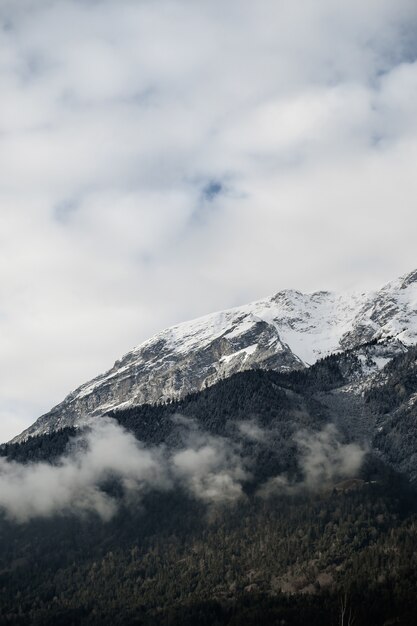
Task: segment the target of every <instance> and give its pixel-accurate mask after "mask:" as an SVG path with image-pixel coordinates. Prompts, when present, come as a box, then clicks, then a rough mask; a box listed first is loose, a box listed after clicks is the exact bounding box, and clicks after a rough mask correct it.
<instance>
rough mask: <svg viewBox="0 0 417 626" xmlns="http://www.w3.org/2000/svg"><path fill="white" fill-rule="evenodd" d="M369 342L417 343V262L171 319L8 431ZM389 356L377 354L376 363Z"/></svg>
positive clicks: (50, 424)
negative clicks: (335, 285) (363, 283)
mask: <svg viewBox="0 0 417 626" xmlns="http://www.w3.org/2000/svg"><path fill="white" fill-rule="evenodd" d="M372 340H386V341H387V342H388V344H389V346H390V348H391V352H392V349H394V353H395V348H396V347H397V348H398V349H400V348H401V346H410V345H414V344H415V343H417V270H413V271H412V272H410V273H408V274H405V275H404V276H402V277H400V278H399V279H397V280H394V281H391V282H389V283H387V284H386V285H384V286H383V287H382V288H381V289H379V290H376V291H371V292H363V293H359V294H354V293H348V294H335V293H332V292H329V291H316V292H313V293H310V294H303V293H302V292H300V291H297V290H293V289H286V290H283V291H280V292H278V293H276V294H275V295H273V296H271V297H269V298H264V299H262V300H258V301H255V302H252V303H250V304H247V305H243V306H240V307H235V308H232V309H228V310H224V311H219V312H217V313H211V314H209V315H206V316H203V317H200V318H197V319H195V320H191V321H189V322H184V323H181V324H177V325H175V326H172V327H170V328H167V329H165V330H162V331H161V332H160V333H157V334H156V335H154V336H153V337H151V338H150V339H148V340H146V341H145V342H143V343H141V344H140V345H138V346H136V347H135V348H134V349H133V350H131V351H130V352H128V353H126V354H125V355H124V356H123V357H122V358H121V359H120V360H118V361H116V362H115V364H114V366H113V367H112V368H111V369H110V370H108V371H107V372H105V373H104V374H102V375H99V376H97V377H96V378H94V379H92V380H91V381H88V382H87V383H85V384H83V385H81V386H80V387H78V389H76V390H75V391H73V392H72V393H70V394H69V395H68V396H67V397H66V398H65V399H64V401H63V402H61V403H60V404H58V405H57V406H56V407H54V408H53V409H51V411H49V412H48V413H46V414H45V415H43V416H41V417H40V418H39V419H38V420H36V422H35V423H34V424H32V426H30V427H29V428H28V429H26V430H25V431H24V432H23V433H21V434H20V435H18V436H17V437H15V438H14V439H13V441H15V442H19V441H24V440H25V439H27V438H28V437H29V436H33V435H37V434H45V433H48V432H52V431H54V430H57V429H60V428H63V427H66V426H74V425H75V426H78V425H81V424H83V423H84V422H85V421H86V420H89V419H91V418H94V417H96V416H99V415H102V414H103V413H106V412H108V411H109V410H114V409H116V408H125V407H128V406H135V405H140V404H143V403H156V402H163V401H166V400H168V399H169V398H180V397H183V396H184V395H186V394H187V393H190V392H193V391H198V390H201V389H203V388H204V387H205V386H207V385H211V384H213V383H215V382H216V381H217V380H219V379H221V378H223V377H227V376H230V375H232V374H234V373H237V372H240V371H244V370H246V369H256V368H261V369H273V370H276V371H290V370H295V369H303V368H305V367H309V366H310V365H312V364H313V363H315V362H316V361H317V360H318V359H320V358H322V357H324V356H327V355H329V354H331V353H333V352H338V351H341V350H345V349H349V348H355V347H358V346H360V345H362V344H364V343H367V342H370V341H372ZM390 358H391V357H390V356H384V355H382V357H381V358H380V359H379V360H377V361H374V364H375V366H376V368H377V369H380V368H381V367H382V366H383V365H385V363H386V362H388V361H389V359H390Z"/></svg>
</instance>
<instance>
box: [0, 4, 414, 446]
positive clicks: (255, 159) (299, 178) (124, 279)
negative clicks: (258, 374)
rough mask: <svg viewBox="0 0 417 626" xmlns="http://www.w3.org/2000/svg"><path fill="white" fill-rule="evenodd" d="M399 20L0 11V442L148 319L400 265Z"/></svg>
mask: <svg viewBox="0 0 417 626" xmlns="http://www.w3.org/2000/svg"><path fill="white" fill-rule="evenodd" d="M416 25H417V5H416V3H415V1H414V0H361V1H359V0H352V1H351V2H349V3H342V2H339V3H335V2H334V1H333V0H314V1H313V0H300V1H299V2H295V3H294V2H293V3H290V2H286V3H284V2H281V1H276V0H261V2H257V3H254V2H250V1H249V0H229V1H228V2H224V1H222V0H203V1H202V2H190V1H188V0H158V1H156V2H142V1H137V0H134V1H133V0H101V1H100V0H99V1H90V2H79V1H77V0H60V1H59V2H50V1H49V0H22V1H21V2H15V1H14V0H3V2H2V3H1V5H0V29H1V37H0V86H1V94H2V97H1V103H0V113H1V114H0V183H1V184H0V237H1V242H0V255H1V262H0V278H1V286H2V289H1V302H0V333H1V338H2V349H1V351H0V440H5V439H8V438H9V437H11V436H12V435H13V434H16V433H17V432H18V431H20V430H22V429H23V428H24V427H25V426H27V425H28V424H29V423H30V422H31V421H33V419H34V418H36V417H37V416H38V415H39V414H40V413H41V412H43V411H46V410H47V409H48V408H50V407H51V406H52V405H53V404H55V403H56V402H58V401H59V400H61V399H62V398H63V396H64V395H65V393H67V392H69V391H70V390H71V389H72V388H74V387H76V386H77V385H78V384H80V383H82V382H84V381H85V380H87V379H88V378H91V377H92V376H94V375H96V374H98V373H99V372H100V371H102V370H104V369H106V368H108V367H109V366H111V364H112V362H113V361H114V360H115V359H116V358H118V357H119V356H120V355H121V354H122V353H123V352H125V351H127V350H128V349H130V348H131V347H133V346H134V345H135V344H137V343H139V342H140V341H142V340H143V339H145V338H146V337H147V336H149V335H150V334H152V333H153V332H155V331H157V330H158V329H160V328H162V327H164V326H166V325H168V324H172V323H176V322H178V321H182V320H184V319H187V318H190V317H193V316H197V315H199V314H203V313H206V312H209V311H212V310H215V309H220V308H226V307H228V306H233V305H235V304H239V303H244V302H246V301H249V300H252V299H255V298H258V297H261V296H264V295H267V294H269V293H274V292H276V291H278V290H279V289H281V288H285V287H294V288H299V289H303V290H314V289H327V288H330V289H337V288H353V287H359V288H362V287H367V286H378V284H379V283H382V282H385V281H386V280H389V279H391V278H394V277H395V276H397V275H399V274H401V273H404V272H406V271H410V270H412V269H413V268H414V267H416V266H417V261H416V259H415V232H416V226H417V212H416V207H415V202H416V200H415V198H417V182H416V177H415V163H416V158H417V109H416V107H415V99H416V93H417V62H416V59H417V41H416V38H415V32H416ZM306 259H308V263H306Z"/></svg>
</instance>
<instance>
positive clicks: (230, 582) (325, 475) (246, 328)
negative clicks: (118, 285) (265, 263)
mask: <svg viewBox="0 0 417 626" xmlns="http://www.w3.org/2000/svg"><path fill="white" fill-rule="evenodd" d="M416 278H417V274H416V273H413V274H409V275H408V276H406V277H403V278H402V279H399V280H398V281H395V282H393V283H390V284H388V285H387V286H385V287H384V288H382V289H381V290H379V291H377V292H375V293H373V294H362V295H360V296H344V297H336V296H334V295H331V294H329V293H327V292H326V293H320V294H317V293H316V294H310V295H303V294H300V293H298V292H282V293H280V294H278V295H277V296H275V297H274V298H270V299H268V300H265V301H262V302H261V303H259V302H258V303H255V304H252V305H248V306H247V307H242V308H240V309H235V310H233V311H226V312H224V313H220V314H214V315H211V316H208V317H206V318H203V319H201V320H197V321H195V322H191V323H188V324H182V325H180V326H177V327H175V328H173V329H170V330H168V331H164V332H163V333H161V334H159V335H158V336H157V337H155V338H153V339H152V340H150V341H148V342H145V344H143V345H142V346H140V347H139V348H137V349H136V350H134V351H133V352H132V353H129V355H126V357H124V359H123V360H122V361H123V364H121V363H119V364H117V365H116V366H115V368H114V369H113V370H112V371H111V372H110V373H107V374H106V375H104V376H102V377H99V378H97V379H96V380H95V381H92V383H89V384H88V385H85V386H83V387H82V388H81V390H78V391H77V392H74V394H72V395H71V396H69V398H67V399H66V400H65V401H64V403H63V404H62V405H60V407H57V408H56V409H54V410H53V411H52V412H51V413H50V414H48V415H46V416H44V418H42V419H41V421H40V422H39V421H38V423H35V425H34V428H33V429H32V432H34V433H35V436H33V437H28V436H27V433H26V434H24V435H23V436H22V437H21V438H20V441H17V442H14V443H9V444H6V445H4V446H0V536H1V538H2V541H1V542H0V624H3V623H4V624H13V625H16V626H17V625H19V626H21V625H23V624H25V625H26V624H32V625H34V626H48V625H50V626H52V625H53V626H56V625H59V624H61V625H67V624H68V625H70V624H73V625H75V624H82V625H85V626H89V625H91V626H93V625H94V626H98V625H100V626H101V625H103V624H111V625H112V626H116V625H118V624H120V625H123V626H125V625H127V624H132V625H133V624H135V625H142V626H179V625H181V626H193V625H194V624H202V625H203V626H204V625H205V626H240V625H241V624H242V625H243V624H245V626H248V625H249V626H255V624H271V626H282V625H283V624H288V626H290V625H292V626H301V625H302V624H311V625H312V626H335V624H343V625H344V626H346V624H355V626H369V624H372V625H374V626H388V624H401V625H402V626H413V625H414V624H415V623H416V621H415V616H416V615H417V556H416V555H417V498H416V488H417V454H416V450H417V345H416V343H417V340H416V297H415V296H416V284H417V283H416ZM261 316H262V317H261ZM259 325H260V327H259ZM272 338H273V339H274V341H271V339H272ZM214 346H217V348H216V349H217V360H216V358H215V348H214ZM329 352H332V353H331V354H328V353H329ZM236 353H238V354H237V355H236ZM168 355H169V356H168ZM233 355H234V356H233ZM225 356H226V357H231V358H230V359H229V361H227V360H226V364H228V363H230V364H232V362H233V360H234V359H237V360H236V362H235V366H234V367H236V369H237V370H239V369H241V370H244V371H236V372H235V373H233V369H230V370H227V369H226V370H225V371H224V374H227V375H226V376H225V377H224V378H221V379H220V380H217V381H216V376H221V375H223V374H219V370H220V368H221V366H222V364H225ZM205 357H206V361H205ZM209 357H210V358H209ZM207 362H208V363H209V366H208V367H209V368H213V369H214V371H215V372H216V376H213V377H212V378H207V370H206V369H204V367H205V366H204V363H206V366H207ZM181 363H183V364H184V363H188V365H187V367H188V368H191V364H192V363H193V364H194V365H193V367H194V371H193V376H194V378H193V379H191V381H187V371H188V376H191V370H190V369H189V370H186V371H185V372H181V370H180V364H181ZM158 366H159V367H158ZM169 367H171V368H173V369H174V371H178V372H179V373H178V378H177V379H176V380H177V382H180V381H182V386H181V387H178V388H177V389H176V390H174V391H176V395H177V398H176V399H169V400H167V401H166V402H150V403H144V402H143V400H144V396H143V395H142V396H141V395H136V396H134V395H132V394H133V390H134V389H136V388H137V389H139V388H141V389H142V391H143V394H145V391H146V388H145V382H144V380H143V379H142V378H141V376H142V374H141V375H140V376H139V374H138V376H137V380H136V383H135V384H136V385H137V387H134V381H135V378H134V377H135V371H136V372H137V373H138V372H143V371H145V370H146V373H147V376H148V380H149V381H150V382H152V388H151V393H150V395H149V396H147V397H148V399H150V400H152V399H153V398H154V397H155V398H156V399H157V400H158V399H159V400H161V399H162V398H165V397H166V396H165V395H164V394H162V393H161V394H160V395H158V394H157V393H156V391H157V384H159V383H158V381H160V382H161V381H164V380H165V381H167V380H168V377H169V375H170V374H169ZM198 367H200V368H201V369H200V370H199V369H198ZM135 368H136V369H135ZM146 368H147V369H146ZM175 368H177V370H175ZM216 368H217V369H216ZM123 376H124V377H125V380H127V383H126V388H125V390H124V391H123V388H122V382H123ZM204 376H206V378H204ZM152 377H153V378H152ZM197 382H198V384H197ZM206 383H208V384H207V385H206ZM161 384H162V382H161ZM118 385H119V386H118ZM141 385H142V387H141ZM199 387H203V388H199ZM186 389H190V391H191V392H190V393H185V391H186ZM165 392H166V390H165ZM165 392H164V393H165ZM112 393H113V394H114V395H113V396H111V394H112ZM138 393H139V392H138ZM153 393H155V394H156V395H155V396H153V395H152V394H153ZM173 395H175V394H173ZM116 396H117V397H116ZM77 403H78V404H77ZM88 403H90V404H88ZM65 410H66V411H67V412H66V413H64V411H65ZM89 411H91V415H92V416H93V419H92V420H90V421H85V422H83V419H82V417H83V415H88V413H89ZM102 413H103V414H105V415H103V416H102V418H101V419H97V418H98V416H100V415H101V414H102ZM42 420H43V422H42ZM66 422H67V423H66ZM61 426H62V428H61ZM42 431H43V432H42Z"/></svg>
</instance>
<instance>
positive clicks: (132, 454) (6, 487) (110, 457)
mask: <svg viewBox="0 0 417 626" xmlns="http://www.w3.org/2000/svg"><path fill="white" fill-rule="evenodd" d="M80 443H82V444H83V445H81V446H80V445H79V444H80ZM111 478H117V479H119V480H121V481H122V485H123V487H124V489H125V491H126V492H128V491H131V490H134V491H135V492H141V491H143V490H144V489H145V488H148V489H149V487H150V485H152V487H153V488H167V487H168V485H169V481H168V479H167V477H166V473H165V469H164V466H163V462H162V457H161V456H160V453H159V452H158V451H155V450H146V449H144V448H143V447H142V446H141V445H140V444H139V442H137V441H136V440H135V438H134V437H133V435H131V434H129V433H127V432H126V431H124V430H123V429H121V428H120V427H118V426H117V425H115V424H113V423H111V422H110V421H106V420H100V421H99V422H97V423H96V424H95V425H94V428H93V429H92V430H91V431H90V433H89V434H88V435H87V436H86V437H85V438H84V439H83V440H82V441H79V442H78V446H77V445H76V446H75V451H73V452H72V453H70V454H68V455H67V456H64V457H63V458H62V459H60V461H59V462H58V464H57V465H50V464H48V463H31V464H28V465H22V464H19V463H16V462H13V461H10V462H9V461H7V460H6V459H0V508H1V509H3V510H4V511H5V512H6V514H7V515H8V516H9V517H10V518H12V519H16V520H17V521H23V522H24V521H27V520H29V519H31V518H33V517H46V516H51V515H56V514H65V513H66V514H68V513H71V514H82V513H88V512H95V513H97V514H98V515H100V516H101V517H102V518H103V519H104V520H106V519H109V518H110V517H111V516H112V515H113V514H114V513H115V511H116V508H117V506H116V501H115V500H114V499H113V498H111V497H110V496H109V495H107V494H106V493H105V491H103V489H102V488H101V487H102V485H103V484H104V483H105V482H106V480H109V479H111Z"/></svg>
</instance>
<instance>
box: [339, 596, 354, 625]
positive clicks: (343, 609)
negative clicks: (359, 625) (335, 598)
mask: <svg viewBox="0 0 417 626" xmlns="http://www.w3.org/2000/svg"><path fill="white" fill-rule="evenodd" d="M339 609H340V612H339V616H340V621H339V625H340V626H354V623H355V615H354V612H353V610H352V607H351V605H350V602H349V597H348V594H347V592H345V593H344V594H343V595H342V596H340V598H339Z"/></svg>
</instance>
